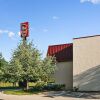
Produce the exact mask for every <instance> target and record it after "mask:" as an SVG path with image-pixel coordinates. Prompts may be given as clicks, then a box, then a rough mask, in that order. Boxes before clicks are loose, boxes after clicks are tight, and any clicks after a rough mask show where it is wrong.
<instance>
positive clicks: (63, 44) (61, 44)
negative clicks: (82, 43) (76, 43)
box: [48, 43, 73, 47]
mask: <svg viewBox="0 0 100 100" xmlns="http://www.w3.org/2000/svg"><path fill="white" fill-rule="evenodd" d="M72 44H73V43H66V44H56V45H49V46H48V47H52V46H60V45H72Z"/></svg>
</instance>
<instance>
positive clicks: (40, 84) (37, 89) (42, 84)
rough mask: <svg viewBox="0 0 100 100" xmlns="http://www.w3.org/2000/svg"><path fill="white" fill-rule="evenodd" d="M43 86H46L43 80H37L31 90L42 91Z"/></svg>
mask: <svg viewBox="0 0 100 100" xmlns="http://www.w3.org/2000/svg"><path fill="white" fill-rule="evenodd" d="M44 86H46V83H45V82H37V83H36V85H35V86H33V90H35V91H42V90H43V89H44Z"/></svg>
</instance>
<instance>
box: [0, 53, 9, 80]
mask: <svg viewBox="0 0 100 100" xmlns="http://www.w3.org/2000/svg"><path fill="white" fill-rule="evenodd" d="M7 66H8V62H7V61H6V60H5V59H4V57H3V56H2V53H0V81H5V77H4V71H5V70H6V68H7Z"/></svg>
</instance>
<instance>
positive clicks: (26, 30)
mask: <svg viewBox="0 0 100 100" xmlns="http://www.w3.org/2000/svg"><path fill="white" fill-rule="evenodd" d="M28 36H29V23H28V22H24V23H21V37H24V38H26V37H28Z"/></svg>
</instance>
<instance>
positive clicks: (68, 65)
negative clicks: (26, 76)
mask: <svg viewBox="0 0 100 100" xmlns="http://www.w3.org/2000/svg"><path fill="white" fill-rule="evenodd" d="M55 82H56V83H58V84H65V85H66V89H72V88H73V63H72V62H58V63H57V70H56V72H55Z"/></svg>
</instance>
